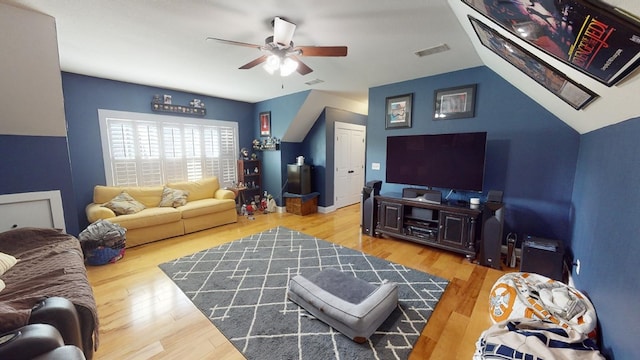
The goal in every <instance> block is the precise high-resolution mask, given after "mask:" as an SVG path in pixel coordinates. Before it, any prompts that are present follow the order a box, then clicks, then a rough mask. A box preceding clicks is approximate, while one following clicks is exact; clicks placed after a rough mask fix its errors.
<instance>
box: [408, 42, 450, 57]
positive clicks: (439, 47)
mask: <svg viewBox="0 0 640 360" xmlns="http://www.w3.org/2000/svg"><path fill="white" fill-rule="evenodd" d="M447 50H449V45H447V44H440V45H436V46H433V47H430V48H428V49H424V50H420V51H416V52H415V54H416V55H417V56H418V57H424V56H427V55H432V54H437V53H439V52H443V51H447Z"/></svg>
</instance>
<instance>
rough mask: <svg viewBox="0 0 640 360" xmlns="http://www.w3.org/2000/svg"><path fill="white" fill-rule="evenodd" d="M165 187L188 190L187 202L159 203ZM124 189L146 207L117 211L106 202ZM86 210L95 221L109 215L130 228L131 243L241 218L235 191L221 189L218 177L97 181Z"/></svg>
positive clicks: (192, 230) (132, 244)
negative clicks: (158, 182) (124, 183)
mask: <svg viewBox="0 0 640 360" xmlns="http://www.w3.org/2000/svg"><path fill="white" fill-rule="evenodd" d="M165 188H169V189H177V190H183V191H186V192H188V196H187V199H186V200H187V201H186V204H184V205H179V206H175V207H174V206H162V207H161V206H159V205H160V203H161V200H163V199H164V198H163V191H166V190H165ZM123 192H126V193H127V194H129V195H131V197H132V198H133V199H135V200H137V202H139V203H141V204H142V205H144V206H140V208H142V207H143V209H142V210H140V211H137V212H135V213H132V214H122V215H117V214H116V213H115V212H114V211H113V210H111V209H110V208H108V207H106V206H105V205H107V206H108V205H109V204H108V203H109V202H110V201H111V200H112V199H114V198H115V197H116V196H118V195H121V194H122V193H123ZM174 205H175V204H174ZM86 213H87V219H88V220H89V222H91V223H93V222H95V221H97V220H99V219H105V220H108V221H111V222H113V223H116V224H119V225H120V226H122V227H124V228H125V229H127V233H126V245H127V247H132V246H137V245H141V244H145V243H148V242H152V241H156V240H161V239H166V238H170V237H174V236H179V235H184V234H188V233H192V232H196V231H200V230H204V229H208V228H212V227H215V226H220V225H224V224H230V223H234V222H237V221H238V214H237V212H236V202H235V194H234V192H232V191H231V190H226V189H221V188H220V183H219V181H218V178H217V177H212V178H206V179H202V180H198V181H185V182H178V183H169V184H166V185H165V186H143V187H116V186H102V185H97V186H96V187H95V188H94V191H93V202H92V203H91V204H89V205H87V207H86Z"/></svg>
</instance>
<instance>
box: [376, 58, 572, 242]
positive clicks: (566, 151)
mask: <svg viewBox="0 0 640 360" xmlns="http://www.w3.org/2000/svg"><path fill="white" fill-rule="evenodd" d="M474 83H475V84H478V88H477V95H476V116H475V117H474V118H469V119H455V120H432V113H433V96H434V95H433V94H434V91H435V90H436V89H441V88H448V87H453V86H459V85H467V84H474ZM541 91H542V88H541ZM407 93H413V113H412V127H411V128H402V129H390V130H385V99H386V97H389V96H396V95H402V94H407ZM474 131H486V132H487V155H486V164H485V176H484V189H483V194H482V197H485V196H486V194H487V192H488V191H489V190H502V191H504V198H503V199H504V202H505V208H506V211H505V213H506V215H505V232H504V233H505V234H507V233H509V232H516V233H517V234H518V238H519V239H522V237H523V236H524V234H531V235H535V236H541V237H547V238H554V239H559V240H561V241H563V242H564V243H565V244H568V242H569V239H570V234H571V226H570V215H571V213H572V208H571V193H572V189H573V178H574V173H575V168H576V160H577V155H578V147H579V140H580V136H579V134H578V133H577V132H576V131H575V130H573V129H571V128H570V127H569V126H567V125H566V124H565V123H564V122H562V121H560V120H559V119H558V118H557V117H556V116H554V115H553V114H551V113H550V112H548V111H547V110H546V109H544V108H543V107H541V106H540V105H538V104H537V103H535V102H534V101H532V100H531V99H530V98H529V97H527V96H526V95H524V94H523V93H522V92H520V91H519V90H518V89H516V88H515V87H513V86H512V85H511V84H509V83H508V82H506V81H505V80H504V79H502V78H501V77H499V76H498V75H496V74H495V73H494V72H492V71H491V70H489V69H488V68H486V67H478V68H473V69H467V70H461V71H457V72H452V73H447V74H443V75H438V76H432V77H427V78H421V79H415V80H410V81H405V82H402V83H396V84H391V85H385V86H380V87H376V88H371V89H370V90H369V120H368V125H367V171H366V181H370V180H383V181H384V180H385V171H386V138H387V136H396V135H410V134H441V133H457V132H474ZM408 155H410V154H408ZM372 162H378V163H380V164H381V169H380V171H375V170H371V163H372ZM403 187H406V185H401V184H389V183H383V186H382V192H383V193H385V192H400V191H401V189H402V188H403ZM441 190H442V192H443V196H445V195H447V193H448V192H449V191H448V190H449V189H441ZM471 196H477V193H472V194H469V193H456V194H453V195H452V196H451V197H450V199H462V200H468V198H469V197H471Z"/></svg>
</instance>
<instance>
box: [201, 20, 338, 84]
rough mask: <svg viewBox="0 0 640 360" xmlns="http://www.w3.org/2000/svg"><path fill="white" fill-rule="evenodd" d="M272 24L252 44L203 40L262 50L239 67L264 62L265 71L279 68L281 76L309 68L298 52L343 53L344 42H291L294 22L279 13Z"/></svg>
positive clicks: (318, 54) (326, 54)
mask: <svg viewBox="0 0 640 360" xmlns="http://www.w3.org/2000/svg"><path fill="white" fill-rule="evenodd" d="M272 25H273V36H269V37H267V38H266V39H265V44H264V45H254V44H249V43H244V42H239V41H233V40H225V39H218V38H214V37H208V38H207V40H213V41H218V42H221V43H223V44H228V45H237V46H244V47H250V48H255V49H258V50H260V51H264V52H265V53H266V54H264V55H262V56H260V57H258V58H256V59H254V60H252V61H250V62H248V63H246V64H244V65H242V66H240V69H251V68H253V67H255V66H257V65H260V64H263V63H264V68H265V70H267V71H268V72H269V73H271V74H273V73H274V72H275V71H276V70H280V75H282V76H287V75H290V74H291V73H293V72H294V71H297V72H298V73H300V74H301V75H306V74H308V73H310V72H312V71H313V70H312V69H311V68H310V67H309V66H307V65H306V64H305V63H303V62H302V61H300V59H299V58H298V57H299V56H347V47H346V46H294V45H293V41H292V38H293V33H294V31H295V30H296V24H294V23H291V22H289V21H287V20H284V19H282V18H280V17H275V18H274V19H273V21H272Z"/></svg>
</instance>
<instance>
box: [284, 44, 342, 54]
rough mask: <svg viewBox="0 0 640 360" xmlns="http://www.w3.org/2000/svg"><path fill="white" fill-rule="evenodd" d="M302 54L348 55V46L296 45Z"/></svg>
mask: <svg viewBox="0 0 640 360" xmlns="http://www.w3.org/2000/svg"><path fill="white" fill-rule="evenodd" d="M295 50H300V51H301V54H300V55H302V56H347V47H346V46H296V48H295Z"/></svg>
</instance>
